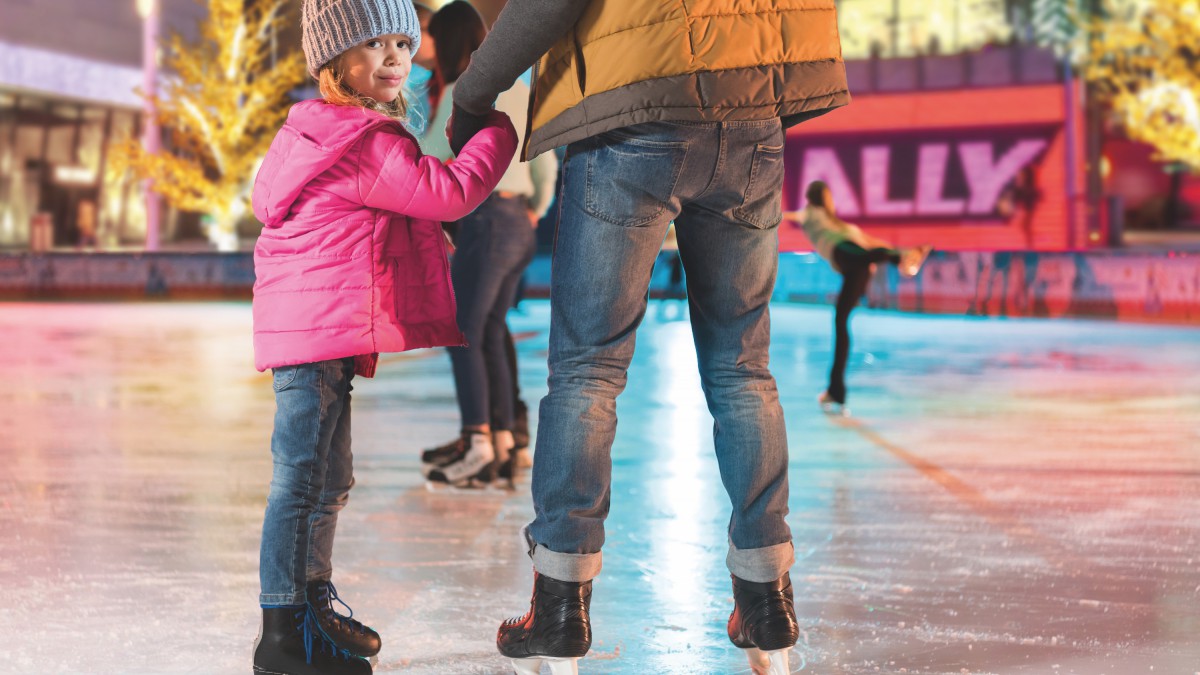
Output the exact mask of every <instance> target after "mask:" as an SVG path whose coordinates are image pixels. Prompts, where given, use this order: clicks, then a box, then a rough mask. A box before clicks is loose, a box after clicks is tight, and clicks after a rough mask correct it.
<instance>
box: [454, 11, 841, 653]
mask: <svg viewBox="0 0 1200 675" xmlns="http://www.w3.org/2000/svg"><path fill="white" fill-rule="evenodd" d="M691 7H692V6H691V5H687V4H681V3H663V2H658V1H656V0H627V1H626V2H621V3H616V2H603V1H601V0H595V1H592V0H509V2H508V3H507V5H506V6H505V8H504V10H503V11H502V12H501V14H500V16H499V18H498V19H497V22H496V24H495V25H494V26H493V29H492V32H491V33H490V34H489V35H488V38H487V39H486V40H485V41H484V43H483V45H482V46H481V47H480V48H479V50H478V51H477V52H476V53H475V54H474V56H473V57H472V59H471V64H470V67H469V68H468V69H467V70H466V72H464V73H463V75H462V76H461V77H460V78H459V81H458V83H457V85H456V87H455V90H454V108H455V110H454V118H453V119H452V121H451V124H450V128H449V134H450V137H451V145H452V147H459V146H460V145H461V144H462V143H464V142H465V140H466V139H468V138H470V137H471V135H472V134H473V132H474V131H475V129H477V128H478V127H479V126H480V124H481V122H482V119H483V117H482V116H483V115H485V114H487V113H488V111H489V109H490V108H491V106H492V103H493V101H494V100H495V98H496V96H497V95H498V94H499V92H501V91H504V90H505V89H507V88H508V87H509V86H510V85H511V83H512V82H513V81H514V80H515V79H516V78H517V76H518V75H519V74H520V73H522V72H524V71H525V69H527V68H528V67H529V66H530V65H532V64H533V63H534V62H535V61H537V62H538V65H537V69H536V70H535V77H534V85H533V89H534V91H533V95H532V97H531V108H532V120H531V123H530V125H529V127H528V131H527V134H526V138H525V148H524V156H525V157H527V158H528V157H536V156H538V155H539V154H541V153H543V152H546V151H547V150H549V149H551V148H553V147H556V146H559V145H568V149H567V158H566V160H565V162H564V174H563V187H562V192H561V195H560V200H561V209H562V216H561V220H560V223H559V229H558V233H557V241H556V248H555V253H554V263H553V265H554V266H553V275H552V282H551V327H550V349H549V366H550V377H549V380H548V387H549V391H548V393H547V395H546V397H545V398H544V399H543V400H542V404H541V410H540V417H539V425H538V431H537V444H536V447H537V459H536V461H535V462H534V466H533V484H532V490H533V501H534V508H535V512H536V517H535V518H534V520H533V522H532V523H530V524H529V526H528V527H527V528H526V530H525V536H526V540H527V543H528V547H529V552H530V555H531V557H532V559H533V566H534V570H535V574H534V579H535V581H534V589H533V597H532V599H531V603H530V611H529V613H527V614H526V615H524V616H522V617H518V618H515V619H511V620H509V621H506V622H504V623H503V624H502V625H501V626H500V630H499V633H498V635H497V646H498V647H499V649H500V651H501V653H503V654H504V655H506V656H509V657H512V658H513V659H514V665H515V666H516V667H517V668H518V669H519V670H521V672H535V671H536V669H537V667H538V666H539V665H540V662H541V661H542V660H551V661H552V666H553V667H555V668H559V669H560V671H561V672H571V670H572V669H573V668H575V663H574V662H575V660H576V659H578V657H580V656H582V655H584V654H585V653H586V652H587V650H588V649H589V648H590V645H591V625H590V620H589V614H588V612H589V608H590V602H591V587H592V579H593V578H594V577H596V576H597V575H598V574H599V572H600V567H601V547H602V545H603V543H604V519H605V517H606V516H607V514H608V506H609V497H610V494H611V492H610V478H611V458H610V452H611V447H612V442H613V436H614V434H615V431H616V415H615V400H616V397H617V395H618V394H620V392H621V391H622V390H623V389H624V387H625V384H626V372H627V368H628V366H629V363H630V360H631V358H632V356H633V350H634V335H635V331H636V328H637V326H638V324H639V323H640V321H641V319H642V317H643V316H644V314H645V310H646V294H647V289H648V286H649V281H650V275H651V271H652V269H653V266H654V260H655V257H656V256H657V254H658V251H659V248H660V246H661V245H662V242H663V239H664V237H665V235H666V230H667V225H668V224H669V223H670V222H671V221H672V220H674V222H675V226H676V228H677V230H678V240H679V254H680V256H681V258H682V260H683V264H684V268H685V271H686V277H687V286H688V299H689V306H690V310H691V317H692V331H693V335H694V338H695V344H696V351H697V356H698V362H699V368H700V375H701V382H702V385H703V389H704V393H705V396H706V398H707V400H708V405H709V410H710V411H711V412H712V414H713V417H714V418H715V421H716V424H715V426H714V439H715V444H716V453H717V461H718V464H719V466H720V470H721V476H722V480H723V482H724V484H725V487H726V489H727V491H728V493H729V497H730V499H731V501H732V505H733V514H732V517H731V520H730V526H729V555H728V558H727V562H728V567H729V569H730V572H731V573H732V575H733V590H734V604H735V606H734V610H733V613H732V616H731V617H730V621H729V625H728V634H729V637H730V639H731V640H732V641H733V642H734V644H735V645H737V646H738V647H742V648H744V649H746V650H748V654H749V656H750V659H751V662H752V664H753V665H754V667H755V668H758V669H760V670H766V669H767V668H768V667H769V668H772V669H773V670H772V672H786V669H787V667H786V662H787V650H788V649H789V648H790V647H791V646H792V645H793V644H794V643H795V640H796V636H797V633H798V626H797V623H796V615H795V606H794V603H793V600H792V587H791V581H790V579H789V576H788V570H789V568H790V567H791V565H792V562H793V561H794V557H795V556H794V552H793V548H792V536H791V531H790V530H789V528H788V525H787V523H786V521H785V516H786V515H787V495H788V490H787V464H788V462H787V441H786V436H785V431H784V418H783V411H782V409H781V407H780V405H779V397H778V391H777V389H776V385H775V380H774V378H773V377H772V376H771V373H770V370H769V369H768V354H767V350H768V347H769V344H770V319H769V316H768V303H769V301H770V298H771V293H772V290H773V287H774V284H775V275H776V269H777V266H778V237H777V233H776V228H777V227H778V225H779V222H780V219H781V201H782V199H781V196H782V184H783V141H784V128H785V127H787V126H790V125H793V124H796V123H798V122H800V121H802V120H805V119H808V118H811V117H814V116H817V115H820V114H822V113H824V112H827V111H828V110H831V109H833V108H836V107H838V106H841V105H845V104H846V103H848V102H849V93H848V91H847V86H846V75H845V66H844V64H843V62H842V60H841V46H840V44H839V39H838V32H837V18H836V10H835V7H834V2H833V0H820V1H818V2H805V3H797V2H765V1H764V2H754V3H746V2H739V1H737V0H713V1H712V2H709V3H705V6H704V10H703V12H702V13H701V12H697V11H696V10H694V9H690V8H691ZM439 47H440V45H439ZM765 652H769V655H768V654H766V653H765ZM564 669H565V670H564Z"/></svg>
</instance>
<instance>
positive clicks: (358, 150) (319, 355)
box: [253, 0, 517, 675]
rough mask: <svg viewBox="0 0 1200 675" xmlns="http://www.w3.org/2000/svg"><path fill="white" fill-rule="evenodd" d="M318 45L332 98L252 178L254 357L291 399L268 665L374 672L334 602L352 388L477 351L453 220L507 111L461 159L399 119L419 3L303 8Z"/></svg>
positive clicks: (325, 92)
mask: <svg viewBox="0 0 1200 675" xmlns="http://www.w3.org/2000/svg"><path fill="white" fill-rule="evenodd" d="M302 23H303V26H302V34H303V47H304V54H305V57H306V59H307V62H308V68H309V72H310V74H312V75H313V76H314V77H315V78H316V79H317V80H318V81H319V83H320V91H321V95H322V97H323V99H321V100H312V101H304V102H302V103H299V104H297V105H296V106H295V107H293V108H292V110H291V112H290V114H289V115H288V121H287V123H286V124H285V125H284V127H283V128H282V129H281V130H280V131H279V134H278V135H277V136H276V137H275V140H274V142H273V143H272V144H271V149H270V151H269V152H268V153H267V157H266V159H265V160H264V161H263V165H262V168H261V169H260V170H259V173H258V177H257V179H256V180H255V184H254V198H253V202H254V213H255V215H256V216H258V218H259V219H260V220H261V221H262V222H263V224H264V225H265V227H264V229H263V232H262V235H261V236H260V237H259V240H258V244H257V245H256V246H255V250H254V263H255V265H254V267H255V274H256V277H257V279H256V282H255V284H254V350H255V365H256V366H257V367H258V369H259V370H266V369H267V368H271V369H273V371H274V389H275V398H276V404H277V412H276V415H275V431H274V434H273V435H272V438H271V454H272V456H273V458H274V463H275V468H274V474H273V476H272V479H271V491H270V494H269V496H268V497H267V510H266V517H265V520H264V523H263V537H262V549H261V557H260V579H261V583H262V594H261V595H260V597H259V602H260V604H261V605H262V609H263V628H262V633H261V636H260V638H259V641H258V644H257V645H256V647H255V652H254V672H256V673H287V674H290V675H309V674H317V673H321V674H325V673H339V674H340V673H347V674H352V675H358V674H360V673H364V674H366V673H370V672H371V666H370V664H369V663H368V662H367V661H366V660H365V659H364V658H363V657H369V656H373V655H374V654H376V653H377V652H378V651H379V649H380V639H379V635H378V634H377V633H376V632H375V631H373V630H371V629H370V628H367V627H366V626H364V625H362V624H361V623H359V622H358V621H355V620H353V619H350V618H348V617H344V616H342V615H341V614H338V613H337V612H335V611H334V610H333V607H332V602H333V601H334V600H338V596H337V591H336V590H335V589H334V587H333V584H332V583H330V579H331V576H332V565H331V556H332V549H333V536H334V529H335V526H336V524H337V515H338V511H340V510H341V509H342V507H343V506H345V504H346V500H347V498H348V495H349V492H350V488H351V486H352V485H353V484H354V478H353V471H352V462H351V453H350V391H351V386H350V383H351V380H352V379H353V378H354V376H355V375H363V376H365V377H370V376H372V375H373V374H374V371H375V364H376V361H377V359H378V354H379V352H399V351H404V350H408V349H416V348H421V347H436V346H449V345H461V344H463V336H462V333H460V332H459V330H458V327H457V326H456V325H455V321H454V316H455V306H454V296H453V293H452V291H451V289H450V271H449V266H448V263H447V259H446V250H445V244H444V238H443V235H442V230H441V226H440V222H441V221H445V220H456V219H458V218H462V217H463V216H465V215H466V214H467V213H469V212H470V211H471V210H472V209H474V208H475V207H476V206H477V205H479V203H480V202H482V201H483V200H484V199H485V198H487V196H488V195H489V194H490V193H491V192H492V190H493V189H494V188H495V185H496V183H497V182H498V181H499V180H500V177H501V175H502V174H503V173H504V171H505V169H507V168H508V165H509V162H510V161H511V159H512V156H513V153H514V152H515V150H516V144H517V137H516V132H515V131H514V130H513V127H512V124H511V123H510V122H509V121H508V118H507V117H505V116H504V115H503V114H501V113H493V114H492V115H491V116H490V117H489V118H488V125H487V126H486V127H485V128H484V129H483V130H482V131H480V132H479V133H478V134H477V135H476V136H475V137H474V138H473V139H472V140H471V142H470V143H468V144H467V146H466V147H465V148H464V150H463V152H462V153H461V154H460V155H459V157H458V159H457V160H456V161H455V162H454V163H453V164H450V165H444V164H443V163H442V162H441V161H439V160H437V159H435V158H432V157H426V156H423V155H422V154H421V151H420V149H419V147H418V145H417V141H416V139H415V138H414V137H413V136H412V135H410V134H409V133H408V132H407V131H406V130H405V129H404V127H403V126H402V125H401V123H400V122H399V121H398V120H400V119H402V118H403V117H404V115H405V102H404V100H403V98H402V97H401V96H400V91H401V88H402V86H403V85H404V79H405V77H406V76H407V75H408V72H409V68H410V66H411V59H412V54H413V52H415V51H416V48H417V46H418V45H419V44H420V39H421V32H420V28H419V23H418V21H417V16H416V12H415V11H414V9H413V6H412V4H411V2H410V0H304V5H303V15H302Z"/></svg>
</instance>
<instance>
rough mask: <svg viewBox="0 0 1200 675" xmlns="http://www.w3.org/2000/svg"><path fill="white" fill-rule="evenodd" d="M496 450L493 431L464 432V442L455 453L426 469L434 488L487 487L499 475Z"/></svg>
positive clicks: (430, 483)
mask: <svg viewBox="0 0 1200 675" xmlns="http://www.w3.org/2000/svg"><path fill="white" fill-rule="evenodd" d="M495 459H496V452H495V450H493V448H492V438H491V435H490V434H485V433H483V432H479V431H468V432H463V435H462V444H461V445H460V446H459V447H458V449H457V452H456V454H455V455H454V457H453V458H452V459H451V460H450V461H449V462H447V463H446V464H444V465H442V466H431V465H430V466H426V467H425V468H424V469H423V470H422V471H423V472H424V473H425V478H427V479H429V482H428V486H429V487H430V489H437V488H438V487H440V486H451V487H456V488H478V487H486V486H487V485H488V484H490V483H491V482H492V481H493V480H495V478H496V471H497V470H498V468H499V467H498V466H496V462H495Z"/></svg>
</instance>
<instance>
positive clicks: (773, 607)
mask: <svg viewBox="0 0 1200 675" xmlns="http://www.w3.org/2000/svg"><path fill="white" fill-rule="evenodd" d="M728 631H729V639H730V641H732V642H733V644H734V645H735V646H737V647H740V648H741V649H744V650H746V656H747V657H748V658H749V659H750V667H751V669H753V670H754V672H755V675H786V673H787V672H788V650H790V649H791V648H792V646H793V645H795V644H796V639H797V638H798V637H799V636H800V626H799V624H797V622H796V604H795V602H794V601H793V600H792V579H791V576H790V575H788V574H784V575H783V576H782V577H780V578H778V579H776V580H775V581H771V582H767V583H756V582H753V581H746V580H745V579H739V578H737V577H733V614H731V615H730V616H729V626H728Z"/></svg>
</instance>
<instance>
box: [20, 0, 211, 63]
mask: <svg viewBox="0 0 1200 675" xmlns="http://www.w3.org/2000/svg"><path fill="white" fill-rule="evenodd" d="M160 2H161V3H162V5H161V6H162V10H163V21H164V24H165V25H166V26H167V27H170V28H174V29H176V30H180V31H182V32H184V33H185V34H189V35H190V34H194V33H195V22H196V20H197V19H199V18H202V17H203V16H204V15H205V10H204V6H203V5H201V4H199V3H197V2H194V0H160ZM0 16H3V17H4V20H3V21H0V42H5V43H9V44H13V45H22V46H26V47H33V48H39V49H44V50H47V51H51V52H55V53H60V54H67V55H72V56H79V57H83V58H85V59H89V60H94V61H101V62H104V63H111V64H115V65H123V66H131V67H134V68H140V67H141V65H142V20H141V17H139V16H138V13H137V5H136V2H135V0H0ZM51 27H52V28H51ZM0 48H2V47H0Z"/></svg>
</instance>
